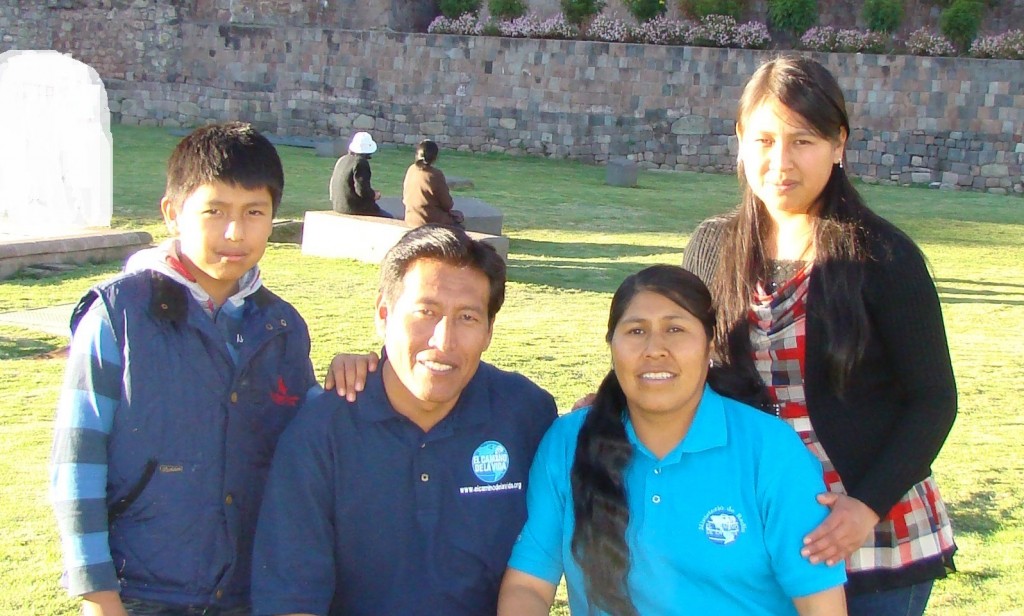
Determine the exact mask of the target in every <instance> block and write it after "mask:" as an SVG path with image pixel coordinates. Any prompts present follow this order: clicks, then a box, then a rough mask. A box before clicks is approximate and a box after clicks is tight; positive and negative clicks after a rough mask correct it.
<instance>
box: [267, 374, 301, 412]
mask: <svg viewBox="0 0 1024 616" xmlns="http://www.w3.org/2000/svg"><path fill="white" fill-rule="evenodd" d="M270 399H271V400H273V401H274V404H279V405H281V406H295V405H297V404H298V403H299V397H298V396H292V395H289V394H288V388H287V387H285V384H284V379H283V378H282V377H277V391H272V392H270Z"/></svg>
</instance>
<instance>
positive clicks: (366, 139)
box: [329, 132, 394, 218]
mask: <svg viewBox="0 0 1024 616" xmlns="http://www.w3.org/2000/svg"><path fill="white" fill-rule="evenodd" d="M376 151H377V143H376V142H375V141H374V140H373V137H371V136H370V133H366V132H358V133H356V134H355V135H353V136H352V141H351V142H349V144H348V154H345V155H344V156H342V157H341V158H339V159H338V162H337V163H335V164H334V173H332V174H331V183H330V187H329V190H330V197H331V208H332V209H333V210H334V211H335V212H338V213H339V214H355V215H358V216H382V217H384V218H394V217H393V216H392V215H391V214H389V213H387V212H386V211H384V210H382V209H381V208H380V206H378V205H377V199H380V191H379V190H374V189H373V186H372V185H371V184H370V155H371V154H373V153H374V152H376Z"/></svg>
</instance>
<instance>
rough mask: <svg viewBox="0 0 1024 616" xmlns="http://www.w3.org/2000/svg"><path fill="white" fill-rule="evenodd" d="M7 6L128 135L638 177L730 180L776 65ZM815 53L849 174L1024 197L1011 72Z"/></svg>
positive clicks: (2, 7) (142, 9)
mask: <svg viewBox="0 0 1024 616" xmlns="http://www.w3.org/2000/svg"><path fill="white" fill-rule="evenodd" d="M268 1H269V0H268ZM275 1H277V0H275ZM21 4H23V3H20V2H17V1H15V0H0V32H4V33H5V34H3V35H2V38H0V51H3V50H6V49H9V48H23V49H28V48H47V47H49V48H54V49H58V50H61V51H68V52H71V53H72V54H73V55H74V57H75V58H76V59H78V60H81V61H83V62H86V63H88V64H90V65H91V66H93V67H94V68H95V69H96V70H97V71H98V72H99V74H100V76H101V77H102V78H103V79H104V82H105V84H106V87H107V91H108V94H109V96H110V108H111V112H112V114H113V115H114V120H115V121H119V122H122V123H126V124H143V125H161V126H193V125H196V124H201V123H203V122H207V121H210V120H227V119H239V118H240V119H246V120H249V121H252V122H254V123H255V124H257V125H258V126H259V127H260V128H261V129H263V130H266V131H269V132H273V133H277V134H280V135H289V136H303V137H315V138H317V139H327V138H332V137H338V136H342V137H347V136H349V135H350V134H351V133H352V132H354V131H356V130H370V131H372V132H373V133H374V138H375V139H376V140H378V141H379V142H384V143H399V144H408V145H412V144H415V143H417V142H418V141H419V140H420V139H423V138H425V137H430V138H432V139H434V140H436V141H437V142H438V143H440V144H441V145H442V147H448V148H457V149H460V150H468V151H476V152H507V153H510V154H529V155H538V156H550V157H557V158H573V159H578V160H583V161H587V162H592V163H602V164H603V163H605V162H607V161H608V160H609V159H610V158H613V157H628V158H629V159H631V160H633V161H635V162H636V163H637V164H638V165H640V166H641V167H646V168H662V169H679V170H695V171H709V172H723V173H732V172H734V171H735V166H736V147H737V146H736V139H735V118H734V114H735V109H736V102H737V100H738V98H739V95H740V91H741V89H742V86H743V83H744V82H745V81H746V79H747V78H748V77H749V76H750V74H751V73H752V72H753V71H754V69H755V68H756V67H757V65H758V64H759V63H760V62H762V61H763V60H764V59H767V58H769V57H771V55H772V54H773V53H774V52H758V51H750V50H734V49H710V48H699V47H668V46H647V45H628V44H618V43H599V42H586V41H555V40H531V39H507V38H497V37H461V36H445V35H427V34H416V33H404V32H393V31H386V30H345V29H340V28H338V27H332V26H329V25H328V24H327V23H326V22H327V21H329V20H328V17H330V16H329V15H327V14H326V13H325V12H324V11H327V12H329V11H335V12H337V11H340V10H341V9H340V8H338V7H340V6H342V5H344V4H345V3H339V2H338V1H336V0H331V1H330V2H329V3H327V4H328V8H325V9H323V10H321V11H320V12H319V13H318V12H317V11H316V10H315V9H316V6H319V5H320V4H321V3H320V2H307V1H306V0H290V2H284V0H281V1H280V2H277V4H278V5H280V6H281V7H284V6H285V5H287V6H288V7H290V8H289V12H288V13H287V15H284V16H282V15H281V14H280V11H283V10H284V9H283V8H280V7H279V8H280V10H279V11H277V12H276V13H275V12H274V11H271V10H270V9H267V8H266V7H268V6H270V4H267V2H261V3H255V4H254V6H256V7H257V8H259V11H256V12H254V13H253V15H251V16H250V15H248V14H246V15H241V14H235V13H233V12H232V11H234V10H235V9H233V8H231V7H237V6H241V4H244V3H230V2H227V1H226V0H194V2H192V3H181V2H173V3H172V2H158V1H157V0H132V1H131V2H128V1H127V0H76V1H75V2H73V3H72V4H75V5H77V6H79V7H80V8H75V9H65V10H56V9H45V8H33V9H24V8H20V6H21ZM36 4H39V5H50V4H55V2H47V3H33V6H35V5H36ZM271 4H273V3H271ZM371 4H372V5H373V6H374V7H376V6H377V5H378V4H379V3H377V2H372V3H371ZM314 5H316V6H314ZM398 5H403V6H404V4H402V3H401V2H398V3H397V4H396V6H398ZM275 6H276V5H275ZM296 7H297V8H296ZM303 7H305V8H303ZM271 8H272V7H271ZM293 9H294V10H293ZM298 9H303V10H304V11H306V13H308V15H307V16H306V17H303V16H302V15H300V14H299V13H301V12H302V11H299V10H298ZM350 9H351V7H350ZM33 11H34V12H33ZM260 11H262V12H260ZM236 12H237V11H236ZM29 13H32V15H29ZM256 13H259V14H256ZM264 13H266V14H267V15H276V17H275V18H274V19H270V17H266V16H261V15H263V14H264ZM58 14H59V15H58ZM331 15H335V14H334V13H331ZM338 15H340V13H338ZM338 15H335V16H336V17H337V16H338ZM346 15H349V16H350V17H351V14H349V13H346ZM112 16H113V17H112ZM58 17H59V18H58ZM331 19H333V17H331ZM304 20H305V21H304ZM339 20H340V21H343V20H341V19H340V17H339ZM301 23H314V24H316V26H310V25H306V26H303V25H298V24H301ZM336 23H337V22H336ZM68 24H70V25H68ZM815 57H816V58H817V59H819V60H820V61H822V62H823V63H825V64H826V65H827V66H829V67H830V68H831V69H832V70H833V72H834V73H835V74H836V75H837V76H838V77H839V79H840V84H841V85H842V87H843V89H844V91H845V93H846V96H847V100H848V103H849V104H848V109H849V112H850V117H851V121H852V124H853V128H854V130H853V134H852V135H851V138H850V142H849V155H848V160H847V162H848V170H849V172H850V173H851V174H853V175H855V176H861V177H864V178H865V179H867V180H869V181H877V182H882V183H897V184H936V183H938V184H941V185H944V186H945V187H947V188H954V187H955V188H960V189H969V190H984V191H991V192H997V193H1015V194H1022V193H1024V175H1022V165H1024V152H1022V151H1021V150H1022V146H1021V144H1022V142H1024V136H1022V133H1024V80H1022V79H1021V78H1020V75H1021V74H1022V73H1024V62H1021V61H1015V60H977V59H966V58H925V57H913V56H881V55H871V54H815Z"/></svg>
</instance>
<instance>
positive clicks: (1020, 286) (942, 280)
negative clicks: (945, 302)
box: [935, 278, 1024, 295]
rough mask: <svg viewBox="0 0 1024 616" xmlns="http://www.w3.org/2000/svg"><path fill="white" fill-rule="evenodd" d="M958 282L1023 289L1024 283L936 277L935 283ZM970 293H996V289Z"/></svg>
mask: <svg viewBox="0 0 1024 616" xmlns="http://www.w3.org/2000/svg"><path fill="white" fill-rule="evenodd" d="M943 283H947V284H959V285H971V286H997V287H1013V288H1015V289H1024V284H1016V283H1013V282H1004V281H999V282H997V283H991V282H988V281H984V280H964V279H962V278H936V279H935V284H943ZM970 293H977V294H979V295H988V294H990V293H997V291H970Z"/></svg>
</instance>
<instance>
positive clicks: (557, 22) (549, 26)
mask: <svg viewBox="0 0 1024 616" xmlns="http://www.w3.org/2000/svg"><path fill="white" fill-rule="evenodd" d="M537 31H538V34H537V36H538V37H539V38H551V39H572V38H576V37H577V36H579V34H580V30H579V28H578V27H576V26H575V25H573V24H571V23H569V20H568V19H567V18H566V17H565V15H563V14H561V13H558V14H557V15H555V16H554V17H548V18H547V19H545V20H543V21H541V22H540V25H539V26H538V27H537Z"/></svg>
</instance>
